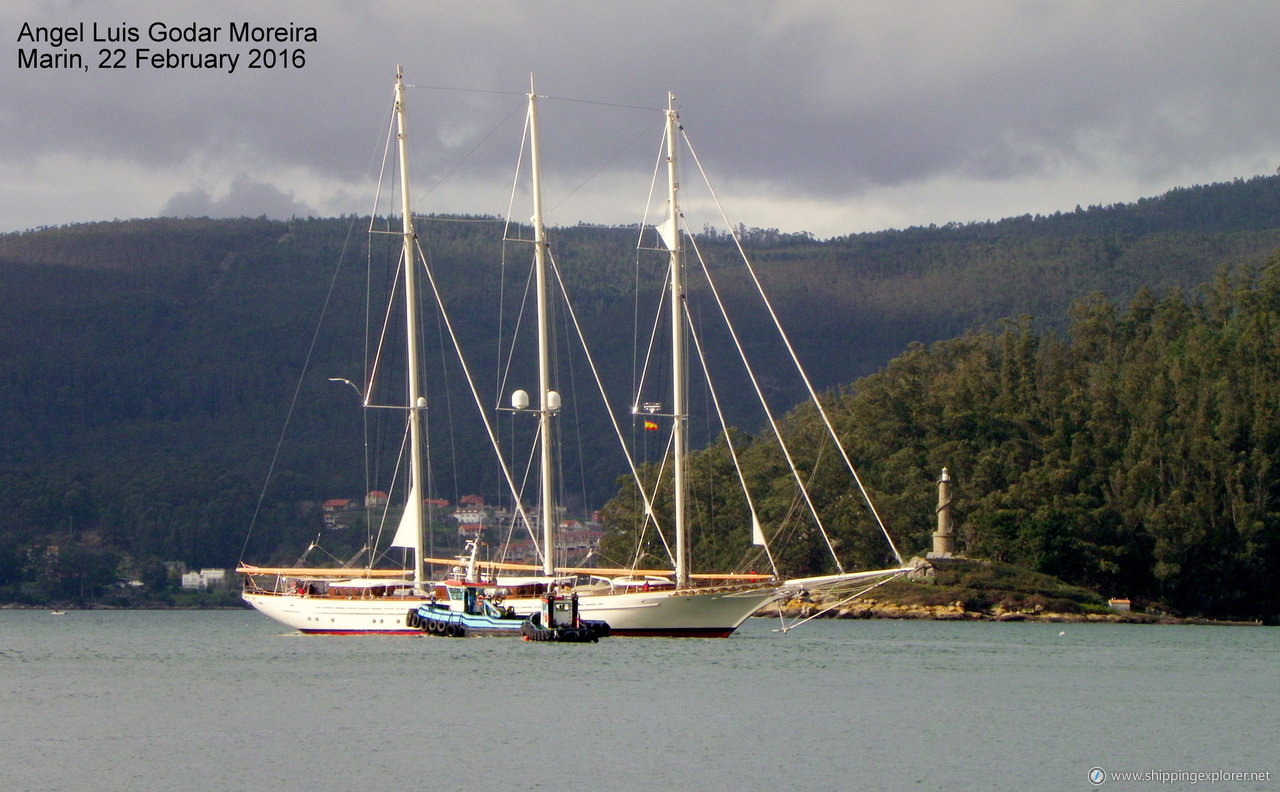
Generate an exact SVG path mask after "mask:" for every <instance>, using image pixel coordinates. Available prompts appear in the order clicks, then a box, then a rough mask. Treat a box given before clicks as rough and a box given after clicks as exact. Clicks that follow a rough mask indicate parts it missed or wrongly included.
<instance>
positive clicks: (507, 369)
mask: <svg viewBox="0 0 1280 792" xmlns="http://www.w3.org/2000/svg"><path fill="white" fill-rule="evenodd" d="M533 275H534V270H533V268H532V267H530V268H529V274H528V276H526V277H525V282H524V296H523V297H521V298H520V310H519V311H518V312H517V313H516V321H515V325H516V326H515V329H514V330H512V332H511V348H510V349H509V350H508V351H507V355H506V358H507V360H506V363H505V364H503V366H502V368H501V369H500V370H499V371H498V391H497V393H496V394H494V396H495V398H494V404H497V405H501V404H502V394H503V392H504V391H506V388H507V383H508V382H509V381H510V380H511V368H512V366H513V365H515V356H516V342H517V340H518V337H519V334H520V327H521V326H522V325H523V324H524V312H525V309H526V308H528V307H529V295H530V293H531V292H532V291H533ZM500 313H501V312H500ZM498 341H499V349H498V359H499V360H501V359H502V348H501V342H502V339H501V338H499V339H498Z"/></svg>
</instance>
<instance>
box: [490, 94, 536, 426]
mask: <svg viewBox="0 0 1280 792" xmlns="http://www.w3.org/2000/svg"><path fill="white" fill-rule="evenodd" d="M531 122H532V113H526V114H525V121H524V133H523V134H522V135H521V137H520V150H519V153H518V154H517V155H516V167H515V174H514V175H513V176H512V179H511V195H510V197H509V198H508V199H507V214H506V218H505V221H504V222H503V225H502V247H501V251H502V255H501V258H500V260H499V270H500V271H499V275H500V276H501V277H500V278H499V290H500V294H499V301H498V334H497V339H496V342H497V350H496V352H497V355H496V357H495V360H499V361H500V360H502V357H503V355H502V345H503V339H504V337H505V335H504V332H505V331H504V324H505V317H506V311H505V310H504V309H505V308H506V304H507V303H506V288H507V279H506V272H507V250H508V248H507V243H508V242H509V241H510V239H511V217H512V215H513V214H514V213H515V204H516V192H517V190H518V189H519V184H520V173H521V171H522V170H523V169H524V154H525V146H526V144H527V142H528V140H529V126H530V124H531ZM532 282H533V268H532V267H530V268H529V275H528V277H527V278H526V279H525V286H524V296H523V297H522V298H521V301H520V311H519V312H518V314H517V316H516V328H515V330H513V331H512V335H511V349H510V352H509V354H508V357H507V363H506V365H505V366H503V367H501V368H498V369H497V370H496V371H495V372H494V377H495V382H494V385H495V388H496V390H495V391H494V395H493V396H494V398H493V403H494V404H502V393H503V391H505V390H506V386H507V382H508V379H509V378H510V376H511V366H512V362H513V360H514V358H515V350H516V335H517V334H518V333H519V330H520V327H521V325H522V324H523V323H524V310H525V307H526V306H527V305H528V302H529V291H530V288H531V286H530V284H531V283H532Z"/></svg>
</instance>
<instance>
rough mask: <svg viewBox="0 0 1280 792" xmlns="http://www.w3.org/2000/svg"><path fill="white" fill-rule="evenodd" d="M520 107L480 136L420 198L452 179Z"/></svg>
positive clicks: (419, 195) (420, 194)
mask: <svg viewBox="0 0 1280 792" xmlns="http://www.w3.org/2000/svg"><path fill="white" fill-rule="evenodd" d="M519 109H520V108H519V107H516V108H513V109H512V110H511V112H509V113H507V114H506V115H505V116H503V118H502V120H501V121H499V122H498V123H497V124H495V125H494V126H493V128H492V129H490V130H489V131H488V132H487V133H485V135H484V137H482V138H480V140H478V141H477V142H476V144H475V145H474V146H472V147H471V149H470V150H468V151H467V153H465V154H463V155H462V156H461V157H460V158H459V159H458V161H457V162H455V163H454V164H453V167H451V168H449V170H447V171H445V172H444V174H443V175H442V176H441V177H440V178H439V179H437V180H436V181H435V183H434V184H432V185H431V187H430V188H428V189H427V191H426V192H423V193H419V194H418V197H419V198H426V197H427V196H429V195H431V194H432V193H434V192H435V191H436V190H437V189H438V188H439V187H440V185H442V184H444V183H445V182H446V181H448V180H449V179H450V177H452V176H453V174H455V173H457V172H458V169H459V168H461V167H462V166H463V164H465V163H466V162H467V160H469V159H471V155H473V154H475V153H476V151H478V150H479V149H480V147H481V146H483V145H484V144H485V143H488V142H489V138H491V137H493V136H494V134H495V133H496V132H497V131H498V130H499V129H501V128H502V127H503V126H505V125H506V123H507V121H509V120H510V119H511V116H513V115H515V114H516V110H519Z"/></svg>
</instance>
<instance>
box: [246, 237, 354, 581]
mask: <svg viewBox="0 0 1280 792" xmlns="http://www.w3.org/2000/svg"><path fill="white" fill-rule="evenodd" d="M355 223H356V219H355V218H354V217H353V218H352V219H351V222H350V224H348V226H347V235H346V237H345V238H344V239H343V241H342V250H341V251H339V253H338V262H337V264H336V266H335V267H334V269H333V274H332V275H331V276H330V277H329V287H328V289H326V290H325V295H324V304H323V305H322V306H321V307H320V315H319V317H317V319H316V325H315V329H314V330H313V331H312V333H311V343H310V344H309V345H308V346H307V354H306V356H305V357H304V359H303V361H302V371H301V372H300V373H299V374H298V381H297V382H296V383H295V384H294V387H293V397H292V398H291V399H290V400H289V409H288V410H286V411H285V419H284V426H282V427H281V428H280V435H279V437H277V438H276V447H275V450H274V451H273V452H272V454H271V462H270V464H269V465H268V466H267V475H266V478H265V480H264V481H263V482H262V489H261V490H259V492H258V502H257V503H256V504H255V505H254V507H253V516H252V517H250V518H249V529H248V530H247V531H246V532H245V536H244V543H243V544H241V546H240V562H241V564H242V565H243V563H244V555H245V553H246V552H247V551H248V549H249V539H250V538H251V537H252V536H253V530H254V528H255V527H256V526H257V524H258V515H259V514H261V512H262V504H263V503H264V502H265V501H266V497H267V487H268V486H270V484H271V479H272V476H273V475H274V473H275V469H276V464H277V463H278V462H279V461H280V451H281V449H282V448H283V447H284V438H285V436H286V434H287V433H288V431H289V425H290V423H291V422H292V420H293V413H294V410H295V409H296V408H297V405H298V399H299V397H300V395H301V394H302V383H303V382H304V381H305V379H306V376H307V372H308V371H310V369H311V359H312V357H313V356H314V355H315V351H316V347H317V346H318V345H319V342H320V328H321V327H323V326H324V319H325V316H326V315H327V313H328V311H329V305H330V304H331V303H332V302H333V294H334V291H335V289H336V288H337V283H338V274H339V273H340V272H341V271H342V262H343V261H344V260H345V258H346V253H347V248H348V247H349V246H350V244H351V234H352V230H353V229H354V228H355Z"/></svg>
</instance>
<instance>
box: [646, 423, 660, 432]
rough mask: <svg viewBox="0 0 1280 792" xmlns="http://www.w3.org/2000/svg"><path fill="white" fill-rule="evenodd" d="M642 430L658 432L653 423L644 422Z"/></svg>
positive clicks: (656, 426)
mask: <svg viewBox="0 0 1280 792" xmlns="http://www.w3.org/2000/svg"><path fill="white" fill-rule="evenodd" d="M644 430H645V431H646V432H656V431H657V430H658V425H657V424H656V423H654V422H653V421H645V422H644Z"/></svg>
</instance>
